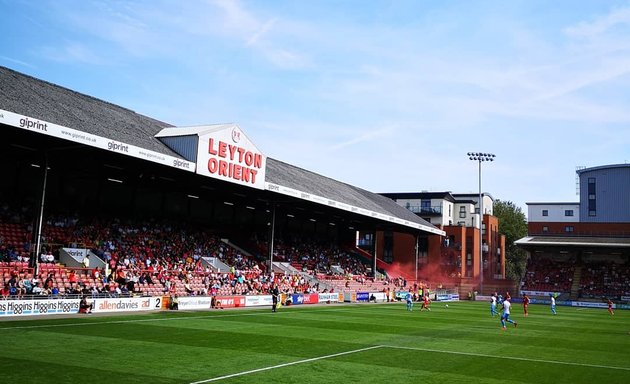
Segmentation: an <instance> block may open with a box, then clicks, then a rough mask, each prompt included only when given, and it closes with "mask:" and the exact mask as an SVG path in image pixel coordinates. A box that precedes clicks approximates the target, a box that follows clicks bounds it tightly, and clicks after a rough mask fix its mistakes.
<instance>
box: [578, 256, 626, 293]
mask: <svg viewBox="0 0 630 384" xmlns="http://www.w3.org/2000/svg"><path fill="white" fill-rule="evenodd" d="M580 296H581V297H585V298H601V297H612V296H630V264H628V263H626V264H617V263H615V262H613V261H606V262H595V263H589V264H586V265H585V266H584V268H583V270H582V278H581V279H580Z"/></svg>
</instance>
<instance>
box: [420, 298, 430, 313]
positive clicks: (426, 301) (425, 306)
mask: <svg viewBox="0 0 630 384" xmlns="http://www.w3.org/2000/svg"><path fill="white" fill-rule="evenodd" d="M429 304H431V300H429V295H424V300H423V301H422V307H420V310H421V311H422V310H423V309H426V310H427V311H431V308H429Z"/></svg>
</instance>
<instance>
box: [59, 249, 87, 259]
mask: <svg viewBox="0 0 630 384" xmlns="http://www.w3.org/2000/svg"><path fill="white" fill-rule="evenodd" d="M63 250H64V251H66V252H67V253H68V254H69V255H70V256H73V257H74V258H76V259H78V260H83V258H84V257H85V255H87V253H88V250H87V249H85V248H63Z"/></svg>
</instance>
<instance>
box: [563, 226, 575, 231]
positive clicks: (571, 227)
mask: <svg viewBox="0 0 630 384" xmlns="http://www.w3.org/2000/svg"><path fill="white" fill-rule="evenodd" d="M564 231H565V232H566V233H573V226H572V225H567V226H566V227H564Z"/></svg>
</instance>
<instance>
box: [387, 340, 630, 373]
mask: <svg viewBox="0 0 630 384" xmlns="http://www.w3.org/2000/svg"><path fill="white" fill-rule="evenodd" d="M381 347H385V348H392V349H406V350H410V351H421V352H433V353H445V354H449V355H463V356H472V357H488V358H491V359H504V360H517V361H527V362H531V363H546V364H560V365H571V366H577V367H587V368H602V369H616V370H620V371H630V368H629V367H616V366H612V365H599V364H587V363H574V362H570V361H558V360H543V359H530V358H527V357H514V356H497V355H488V354H485V353H472V352H458V351H445V350H440V349H429V348H416V347H402V346H396V345H381Z"/></svg>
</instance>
